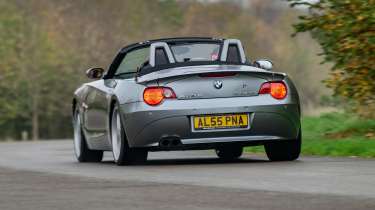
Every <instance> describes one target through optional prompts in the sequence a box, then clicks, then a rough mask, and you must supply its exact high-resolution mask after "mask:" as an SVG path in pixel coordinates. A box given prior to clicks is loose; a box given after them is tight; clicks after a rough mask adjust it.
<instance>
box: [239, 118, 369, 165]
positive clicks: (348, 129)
mask: <svg viewBox="0 0 375 210" xmlns="http://www.w3.org/2000/svg"><path fill="white" fill-rule="evenodd" d="M245 151H246V152H253V153H263V152H264V148H263V146H258V147H247V148H245ZM302 154H304V155H320V156H356V157H372V158H374V157H375V119H361V118H358V117H356V116H354V115H351V114H346V113H336V112H335V113H328V114H323V115H321V116H319V117H303V119H302Z"/></svg>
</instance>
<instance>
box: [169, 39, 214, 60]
mask: <svg viewBox="0 0 375 210" xmlns="http://www.w3.org/2000/svg"><path fill="white" fill-rule="evenodd" d="M170 48H171V50H172V53H173V55H174V57H175V59H176V61H177V62H189V61H216V60H218V59H219V51H220V45H219V44H216V43H187V44H178V45H172V46H170Z"/></svg>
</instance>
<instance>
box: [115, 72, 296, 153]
mask: <svg viewBox="0 0 375 210" xmlns="http://www.w3.org/2000/svg"><path fill="white" fill-rule="evenodd" d="M171 72H177V73H176V74H171ZM138 82H139V83H140V84H142V85H143V87H144V88H143V92H140V93H139V97H140V98H139V101H137V102H134V103H128V104H123V105H121V107H120V108H121V112H122V113H123V118H124V122H125V132H126V135H127V139H128V142H129V145H130V146H131V147H147V148H149V149H150V150H180V149H211V148H217V147H219V146H222V145H239V146H248V145H261V144H265V143H267V142H280V141H288V140H291V139H296V138H297V137H298V135H299V130H300V107H299V99H298V94H297V91H296V89H295V87H294V85H293V83H292V82H291V81H290V79H289V78H288V77H287V76H286V75H285V74H279V73H275V72H267V71H263V70H260V69H257V68H254V67H250V66H241V65H239V66H238V65H209V66H190V67H188V68H185V67H183V68H174V69H172V70H171V69H169V70H167V71H164V72H163V71H161V72H158V73H157V77H156V76H155V75H154V76H152V75H148V76H147V77H146V79H145V78H143V80H142V78H139V80H138Z"/></svg>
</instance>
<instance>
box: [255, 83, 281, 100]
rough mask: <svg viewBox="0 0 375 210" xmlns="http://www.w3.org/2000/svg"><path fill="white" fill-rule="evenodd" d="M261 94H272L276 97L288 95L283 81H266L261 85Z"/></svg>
mask: <svg viewBox="0 0 375 210" xmlns="http://www.w3.org/2000/svg"><path fill="white" fill-rule="evenodd" d="M259 94H270V95H271V96H272V97H274V98H276V99H284V98H285V97H286V95H287V88H286V85H285V84H284V83H283V82H266V83H263V84H262V86H261V87H260V90H259Z"/></svg>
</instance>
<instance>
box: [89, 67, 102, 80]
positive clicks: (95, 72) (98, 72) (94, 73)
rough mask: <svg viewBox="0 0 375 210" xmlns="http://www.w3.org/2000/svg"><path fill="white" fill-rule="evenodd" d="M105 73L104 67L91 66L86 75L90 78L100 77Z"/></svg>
mask: <svg viewBox="0 0 375 210" xmlns="http://www.w3.org/2000/svg"><path fill="white" fill-rule="evenodd" d="M103 75H104V69H102V68H91V69H88V70H87V71H86V76H87V77H88V78H90V79H100V78H102V77H103Z"/></svg>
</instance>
